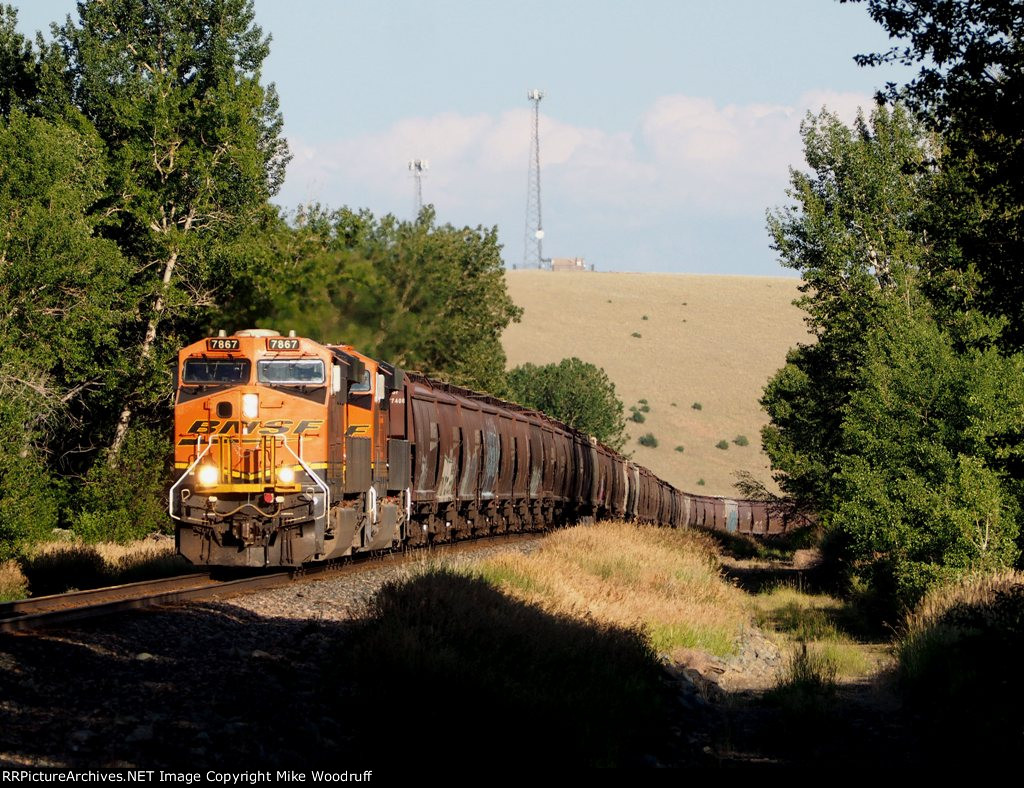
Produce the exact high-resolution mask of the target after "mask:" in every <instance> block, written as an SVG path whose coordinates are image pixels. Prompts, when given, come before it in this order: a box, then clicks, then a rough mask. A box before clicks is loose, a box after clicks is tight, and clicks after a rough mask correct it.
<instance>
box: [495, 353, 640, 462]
mask: <svg viewBox="0 0 1024 788" xmlns="http://www.w3.org/2000/svg"><path fill="white" fill-rule="evenodd" d="M508 389H509V392H510V396H511V398H512V399H513V400H515V401H516V402H518V403H519V404H520V405H525V406H526V407H528V408H536V409H537V410H540V411H543V412H544V413H547V414H548V415H549V416H553V417H555V418H556V419H561V420H562V421H564V422H565V423H566V424H568V425H569V426H570V427H575V428H576V429H578V430H580V431H581V432H585V433H587V434H588V435H593V436H594V437H595V438H597V439H598V440H599V441H601V442H602V443H605V444H607V445H608V446H610V447H611V448H613V449H615V450H618V449H620V448H622V446H623V445H624V444H625V442H626V439H627V436H626V435H625V428H626V421H625V419H624V418H623V416H622V410H623V408H622V400H620V399H619V398H618V396H617V395H616V393H615V384H614V383H612V381H611V379H610V378H609V377H608V375H607V373H606V372H605V371H604V370H603V369H601V368H600V367H596V366H594V365H593V364H590V363H589V362H586V361H581V360H580V359H578V358H575V357H573V358H564V359H562V360H561V361H560V362H559V363H557V364H545V365H544V366H537V365H536V364H523V365H521V366H518V367H516V368H515V369H513V370H512V371H511V372H509V373H508Z"/></svg>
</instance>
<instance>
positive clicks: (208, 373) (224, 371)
mask: <svg viewBox="0 0 1024 788" xmlns="http://www.w3.org/2000/svg"><path fill="white" fill-rule="evenodd" d="M250 369H251V367H250V364H249V359H247V358H238V359H235V358H190V359H186V360H185V369H184V371H183V374H182V381H184V382H185V383H248V382H249V370H250Z"/></svg>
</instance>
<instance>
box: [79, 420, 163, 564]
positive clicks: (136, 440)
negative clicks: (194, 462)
mask: <svg viewBox="0 0 1024 788" xmlns="http://www.w3.org/2000/svg"><path fill="white" fill-rule="evenodd" d="M166 464H167V439H166V437H165V436H164V435H163V433H162V432H160V431H157V430H151V429H146V428H142V427H139V428H136V429H133V430H131V431H130V432H129V433H128V436H127V438H126V440H125V442H124V445H123V446H122V448H121V454H120V456H119V457H118V461H117V463H116V464H115V465H113V466H111V465H108V464H107V460H106V457H105V456H100V457H99V458H98V459H97V460H96V462H95V463H94V464H93V467H92V468H91V469H90V470H89V472H88V473H87V474H86V477H85V482H84V484H83V485H82V488H81V491H80V493H79V497H78V503H79V506H80V507H81V508H80V509H79V511H77V512H75V513H74V514H73V515H72V517H71V527H72V530H73V531H74V532H75V534H76V535H77V536H79V537H81V539H82V540H83V541H85V542H104V541H111V542H118V543H120V544H125V543H126V542H130V541H131V540H133V539H138V538H141V537H143V536H145V535H146V534H150V533H153V532H154V531H157V532H159V531H165V532H169V531H170V530H171V521H170V518H169V517H168V516H167V502H166V500H165V499H164V481H165V479H166V478H167V468H166Z"/></svg>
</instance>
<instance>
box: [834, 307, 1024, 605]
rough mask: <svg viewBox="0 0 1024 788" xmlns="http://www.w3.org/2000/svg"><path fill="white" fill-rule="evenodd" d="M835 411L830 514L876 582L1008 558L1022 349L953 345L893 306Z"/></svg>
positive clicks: (929, 577) (1008, 562)
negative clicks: (837, 433) (841, 413)
mask: <svg viewBox="0 0 1024 788" xmlns="http://www.w3.org/2000/svg"><path fill="white" fill-rule="evenodd" d="M866 356H867V360H866V362H865V364H864V367H863V369H862V371H861V375H860V379H859V381H858V383H859V385H858V389H857V390H856V391H855V392H854V394H853V395H852V397H851V401H850V404H849V406H848V407H847V408H846V411H845V418H844V420H843V445H842V455H841V456H840V458H839V462H838V473H837V479H836V488H835V491H834V499H833V501H832V502H831V505H830V506H829V509H830V510H831V514H830V517H831V521H832V523H833V524H834V525H835V526H836V527H838V528H839V529H841V531H842V532H843V534H844V536H845V538H846V541H847V544H848V552H847V557H848V558H849V559H850V560H852V561H853V562H854V565H855V566H856V568H857V570H858V571H859V572H860V573H861V574H863V575H864V576H865V577H866V578H867V579H869V581H870V583H871V586H872V587H873V588H874V590H876V591H877V592H879V593H882V594H884V595H886V596H891V597H895V598H896V599H898V600H900V601H902V602H904V603H907V604H911V603H913V602H915V601H916V600H917V599H918V598H919V597H920V596H921V595H922V594H923V593H924V592H925V591H926V590H927V588H928V586H929V585H930V584H931V583H932V582H934V581H935V580H937V579H942V578H948V577H949V576H951V575H952V574H954V573H958V572H965V571H971V570H975V571H976V570H986V569H987V570H991V569H998V568H1003V567H1007V566H1012V565H1013V563H1014V561H1015V560H1016V559H1017V558H1018V556H1019V550H1018V548H1017V546H1016V539H1017V537H1018V536H1019V530H1020V529H1019V519H1020V515H1021V493H1022V490H1021V483H1020V476H1019V469H1020V467H1021V464H1022V460H1024V442H1022V440H1021V438H1022V431H1021V424H1024V356H1020V355H1015V356H1012V357H1006V356H1003V355H1001V354H1000V353H999V352H998V351H997V350H996V349H995V348H993V347H990V348H988V349H986V350H978V349H975V348H972V349H968V350H966V351H963V350H961V349H960V348H959V347H958V344H957V343H956V342H955V341H954V340H953V338H952V337H951V336H950V335H949V334H948V333H946V332H944V331H942V330H941V329H940V328H939V327H938V326H937V325H936V324H935V322H934V321H931V320H928V319H925V318H922V317H921V316H920V315H907V314H906V313H904V312H901V311H899V310H894V311H893V312H891V313H890V314H887V315H885V316H884V317H883V318H881V319H880V320H879V321H878V324H877V325H876V326H875V327H873V329H872V331H871V333H870V336H869V338H868V349H867V354H866Z"/></svg>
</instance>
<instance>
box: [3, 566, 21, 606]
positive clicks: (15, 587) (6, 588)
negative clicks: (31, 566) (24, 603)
mask: <svg viewBox="0 0 1024 788" xmlns="http://www.w3.org/2000/svg"><path fill="white" fill-rule="evenodd" d="M26 596H28V578H26V577H25V575H24V574H23V573H22V571H21V567H20V566H18V562H17V561H4V562H3V563H0V602H8V601H10V600H12V599H24V598H25V597H26Z"/></svg>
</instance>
